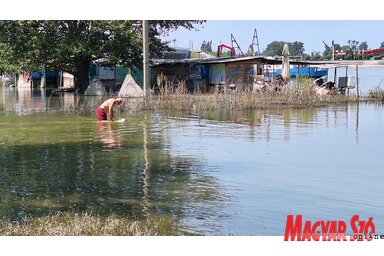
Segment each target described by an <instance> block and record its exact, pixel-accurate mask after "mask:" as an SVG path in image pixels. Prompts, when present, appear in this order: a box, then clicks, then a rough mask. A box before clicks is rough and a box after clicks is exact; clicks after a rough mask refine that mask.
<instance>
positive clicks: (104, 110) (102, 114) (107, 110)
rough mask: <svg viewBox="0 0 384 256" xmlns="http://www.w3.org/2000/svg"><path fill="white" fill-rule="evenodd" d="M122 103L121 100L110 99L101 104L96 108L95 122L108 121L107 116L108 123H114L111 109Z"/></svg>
mask: <svg viewBox="0 0 384 256" xmlns="http://www.w3.org/2000/svg"><path fill="white" fill-rule="evenodd" d="M122 102H123V99H122V98H110V99H107V100H106V101H104V102H103V104H101V105H100V106H99V107H98V108H97V112H96V116H97V120H98V121H103V120H108V119H107V116H109V121H114V116H113V107H114V106H116V105H120V104H121V103H122Z"/></svg>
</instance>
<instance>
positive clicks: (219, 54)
mask: <svg viewBox="0 0 384 256" xmlns="http://www.w3.org/2000/svg"><path fill="white" fill-rule="evenodd" d="M223 48H227V49H228V50H230V51H231V57H235V56H236V52H235V48H234V47H231V46H228V45H226V44H220V45H219V46H218V47H217V57H221V56H222V54H223Z"/></svg>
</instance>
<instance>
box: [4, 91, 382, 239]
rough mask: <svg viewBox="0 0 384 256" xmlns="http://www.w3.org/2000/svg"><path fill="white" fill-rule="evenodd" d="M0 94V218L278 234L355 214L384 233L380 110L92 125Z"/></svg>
mask: <svg viewBox="0 0 384 256" xmlns="http://www.w3.org/2000/svg"><path fill="white" fill-rule="evenodd" d="M0 89H1V90H0V91H1V93H0V95H1V98H0V99H1V100H0V103H1V104H0V118H1V120H0V166H1V167H0V196H1V198H0V200H1V201H0V212H1V216H2V217H3V218H6V219H19V218H22V217H24V216H26V215H32V216H36V217H39V216H45V215H47V214H52V213H53V214H54V213H56V212H58V211H70V212H85V211H87V212H93V213H98V214H100V215H105V216H107V215H110V214H112V213H113V214H117V215H123V216H131V217H134V218H139V219H141V218H151V217H159V216H160V217H161V216H166V217H171V218H174V219H175V220H176V221H177V223H179V225H180V226H181V230H182V232H188V233H192V234H204V235H283V234H284V230H285V221H286V216H287V214H302V215H303V216H304V219H307V220H312V221H316V220H343V221H345V222H346V223H347V225H349V220H350V218H351V217H352V216H353V215H355V214H359V215H360V218H362V219H367V218H368V217H373V218H374V224H375V226H376V231H377V232H378V233H383V234H384V218H383V217H384V193H383V192H382V184H383V183H384V172H383V166H384V158H383V155H384V143H383V140H382V136H383V128H384V125H383V124H384V123H383V122H384V108H383V106H382V105H375V104H359V105H342V106H328V107H323V108H307V109H284V110H278V109H276V110H263V111H261V110H258V111H257V110H255V111H242V112H229V111H217V112H210V113H200V114H193V115H182V114H169V113H168V114H166V113H154V112H152V113H134V112H131V113H120V114H119V117H123V118H127V122H124V123H98V122H97V121H95V117H94V113H90V114H73V113H71V112H70V111H55V110H56V109H55V107H53V106H56V108H57V107H58V108H60V109H71V108H72V107H73V104H74V101H75V99H74V98H73V96H71V95H66V96H60V97H49V96H50V95H48V94H46V93H45V92H42V91H40V90H36V91H30V90H24V91H23V90H21V89H19V90H16V91H12V90H14V89H9V88H2V87H0ZM96 101H97V100H96ZM347 231H348V232H351V229H350V228H349V229H347Z"/></svg>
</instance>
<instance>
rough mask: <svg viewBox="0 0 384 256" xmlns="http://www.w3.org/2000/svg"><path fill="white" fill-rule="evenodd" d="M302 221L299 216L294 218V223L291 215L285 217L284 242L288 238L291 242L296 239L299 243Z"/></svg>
mask: <svg viewBox="0 0 384 256" xmlns="http://www.w3.org/2000/svg"><path fill="white" fill-rule="evenodd" d="M302 221H303V217H302V216H301V215H297V216H296V220H295V222H294V221H293V215H287V221H286V223H285V234H284V241H288V238H290V239H291V241H295V239H296V237H297V241H301V224H302Z"/></svg>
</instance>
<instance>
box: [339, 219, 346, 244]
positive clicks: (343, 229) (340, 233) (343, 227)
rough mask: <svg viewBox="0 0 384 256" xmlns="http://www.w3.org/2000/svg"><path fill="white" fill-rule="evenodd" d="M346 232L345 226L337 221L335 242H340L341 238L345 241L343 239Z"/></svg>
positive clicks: (344, 239) (342, 222)
mask: <svg viewBox="0 0 384 256" xmlns="http://www.w3.org/2000/svg"><path fill="white" fill-rule="evenodd" d="M346 231H347V224H345V222H344V221H339V223H338V227H337V233H338V236H337V241H340V240H341V238H343V241H347V238H346V237H345V232H346Z"/></svg>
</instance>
